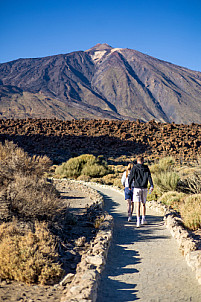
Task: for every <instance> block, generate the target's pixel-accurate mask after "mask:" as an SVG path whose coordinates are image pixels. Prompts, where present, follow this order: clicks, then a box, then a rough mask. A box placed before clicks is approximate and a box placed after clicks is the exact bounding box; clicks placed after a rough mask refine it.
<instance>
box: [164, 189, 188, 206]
mask: <svg viewBox="0 0 201 302" xmlns="http://www.w3.org/2000/svg"><path fill="white" fill-rule="evenodd" d="M184 196H186V194H184V193H181V192H180V193H179V192H176V191H169V192H166V193H164V194H163V195H162V196H161V197H160V198H159V199H158V201H159V202H162V203H164V204H165V205H167V206H169V207H172V208H173V209H175V210H177V211H178V210H179V206H180V204H181V201H182V200H183V198H184Z"/></svg>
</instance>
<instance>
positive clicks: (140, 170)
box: [129, 164, 153, 189]
mask: <svg viewBox="0 0 201 302" xmlns="http://www.w3.org/2000/svg"><path fill="white" fill-rule="evenodd" d="M133 181H134V188H139V189H146V188H147V185H148V181H149V183H150V185H151V186H153V181H152V178H151V172H150V170H149V167H148V166H147V165H144V164H137V165H135V166H133V168H132V170H131V173H130V175H129V188H131V184H132V182H133Z"/></svg>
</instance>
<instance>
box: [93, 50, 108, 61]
mask: <svg viewBox="0 0 201 302" xmlns="http://www.w3.org/2000/svg"><path fill="white" fill-rule="evenodd" d="M106 52H107V51H106V50H98V51H95V52H94V54H92V55H91V58H92V60H93V61H94V62H96V63H97V62H99V61H100V60H101V59H102V57H103V56H104V54H105V53H106Z"/></svg>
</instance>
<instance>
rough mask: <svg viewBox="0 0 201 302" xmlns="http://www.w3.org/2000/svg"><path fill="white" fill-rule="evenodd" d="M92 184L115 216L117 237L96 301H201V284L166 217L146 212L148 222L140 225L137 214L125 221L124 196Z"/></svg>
mask: <svg viewBox="0 0 201 302" xmlns="http://www.w3.org/2000/svg"><path fill="white" fill-rule="evenodd" d="M93 187H94V188H95V189H96V190H97V191H99V192H100V193H101V194H102V195H103V196H104V199H105V210H106V211H108V212H109V213H110V214H111V215H113V217H114V234H113V241H112V244H111V247H110V250H109V253H108V258H107V264H106V267H105V270H104V272H103V274H102V279H101V282H100V286H99V290H98V299H97V302H113V301H114V302H126V301H137V300H139V301H142V302H159V301H160V302H179V301H180V302H184V301H193V302H200V301H201V286H200V285H199V284H198V282H197V280H196V278H195V274H194V272H192V270H191V269H190V268H189V267H188V266H187V264H186V262H185V259H184V257H183V256H182V255H181V253H180V252H179V250H178V245H177V242H176V241H175V239H174V238H172V237H171V235H170V233H169V231H168V230H167V229H166V227H165V226H164V223H163V217H161V216H158V215H157V214H156V213H153V212H150V211H148V212H147V221H148V225H146V226H142V227H140V228H136V226H135V225H136V220H135V217H134V219H133V221H132V222H128V221H127V213H126V211H127V209H126V202H125V200H124V196H123V195H122V194H120V193H118V192H116V191H114V190H112V189H109V188H104V187H103V188H102V187H97V186H93Z"/></svg>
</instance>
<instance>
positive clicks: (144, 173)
mask: <svg viewBox="0 0 201 302" xmlns="http://www.w3.org/2000/svg"><path fill="white" fill-rule="evenodd" d="M148 181H149V183H150V186H151V187H150V192H152V191H153V189H154V185H153V181H152V177H151V172H150V170H149V167H148V166H147V165H144V158H143V156H138V157H137V164H136V165H134V166H133V168H132V170H131V172H130V175H129V184H128V185H129V189H130V190H131V191H132V184H133V182H134V190H133V201H134V202H135V205H136V216H137V227H140V208H141V204H142V220H141V224H147V222H146V219H145V216H146V199H147V186H148Z"/></svg>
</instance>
